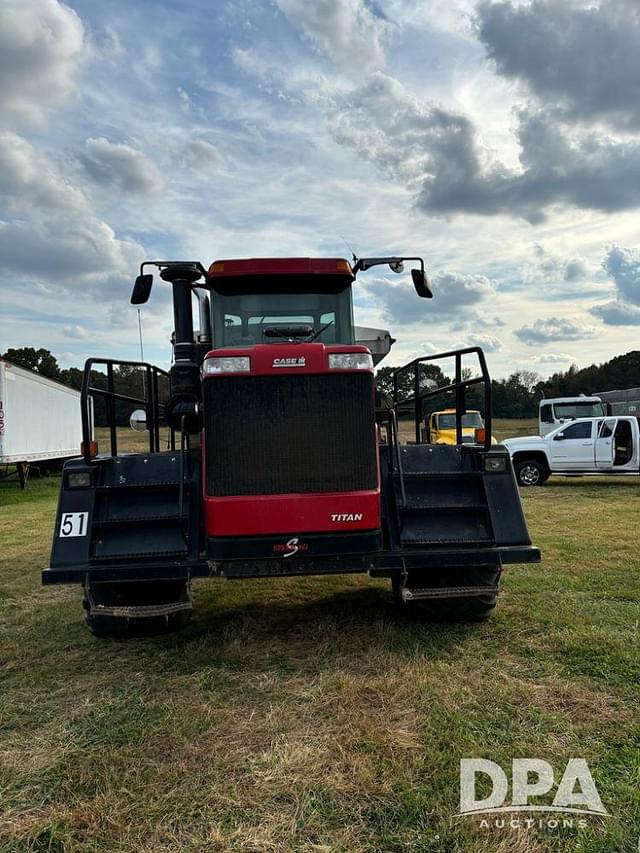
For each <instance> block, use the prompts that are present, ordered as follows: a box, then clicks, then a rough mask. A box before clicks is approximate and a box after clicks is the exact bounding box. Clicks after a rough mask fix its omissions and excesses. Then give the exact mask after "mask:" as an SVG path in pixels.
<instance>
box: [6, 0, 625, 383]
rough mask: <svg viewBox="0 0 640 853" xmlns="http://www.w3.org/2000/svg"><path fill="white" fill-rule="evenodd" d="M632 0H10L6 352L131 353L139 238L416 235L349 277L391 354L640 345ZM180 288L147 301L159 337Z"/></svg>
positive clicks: (224, 249) (141, 251)
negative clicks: (421, 277) (419, 274)
mask: <svg viewBox="0 0 640 853" xmlns="http://www.w3.org/2000/svg"><path fill="white" fill-rule="evenodd" d="M639 88H640V6H639V5H638V4H637V3H636V2H635V0H607V2H604V0H603V2H601V3H600V4H599V3H598V2H597V0H589V2H581V0H532V2H528V0H527V2H519V0H518V2H517V1H516V0H500V2H492V0H486V2H485V0H482V2H476V0H388V2H383V0H380V2H376V3H373V2H367V0H316V2H313V3H310V2H305V0H273V2H257V0H240V2H207V3H205V2H193V0H187V2H181V3H177V2H175V3H167V2H153V3H151V2H136V3H135V4H130V3H125V2H119V0H110V2H109V3H103V4H98V3H95V2H76V3H66V4H64V3H61V2H58V0H5V2H4V3H3V4H2V6H1V9H0V116H1V120H0V205H1V207H0V300H1V301H0V304H1V306H2V309H1V314H2V319H3V323H2V339H1V340H0V350H4V349H6V348H8V347H10V346H44V347H47V348H48V349H51V350H52V351H53V352H54V353H55V354H56V355H57V356H58V358H59V361H60V362H61V363H62V364H63V365H64V366H68V365H71V364H76V365H80V364H81V363H82V362H83V361H84V359H85V358H86V357H87V356H89V355H109V356H114V357H115V356H121V357H135V356H136V355H137V353H138V341H137V315H136V311H135V309H134V308H133V307H132V306H130V305H129V304H128V295H129V291H130V287H131V283H132V281H133V278H134V277H135V274H136V271H137V267H138V265H139V263H140V261H141V260H143V259H145V258H151V257H163V258H171V257H175V258H193V259H199V260H201V261H202V262H203V263H205V264H208V263H210V262H211V261H212V260H213V259H215V258H216V257H234V256H238V257H246V256H277V255H314V254H315V255H330V256H334V255H339V256H342V255H347V256H348V254H349V252H348V250H347V248H346V246H345V241H347V243H349V245H351V246H353V247H354V249H355V251H356V252H357V253H358V254H381V253H406V254H422V255H424V257H425V260H426V262H427V266H428V269H429V272H430V274H431V277H432V279H433V285H434V290H435V299H434V300H433V302H426V301H418V300H417V298H416V297H415V295H414V294H413V291H412V289H411V284H410V282H409V281H408V280H407V278H400V277H393V276H392V277H389V276H386V275H384V274H383V275H379V276H375V275H372V274H369V276H368V277H367V276H362V277H361V279H360V281H359V282H358V284H357V287H356V319H357V321H358V322H359V323H360V324H362V325H373V326H383V327H386V328H389V329H390V330H391V331H392V333H393V335H394V336H395V337H396V338H397V339H398V343H397V344H396V346H395V348H394V351H393V355H392V357H391V359H390V362H389V363H397V364H400V363H402V362H403V361H404V360H406V359H408V358H409V357H413V356H415V355H417V354H420V353H422V352H423V351H428V350H439V349H450V348H451V347H452V346H455V345H458V344H480V345H482V346H484V347H485V348H486V350H487V352H488V353H489V359H490V365H491V368H492V371H493V373H494V375H496V376H503V375H506V374H508V373H510V372H512V371H513V370H517V369H522V368H527V369H534V370H537V371H538V372H540V373H541V374H542V375H546V374H549V373H551V372H553V371H555V370H557V369H564V368H567V367H568V366H569V365H570V364H571V363H572V362H576V363H578V364H580V365H583V364H589V363H591V362H593V361H603V360H605V359H608V358H610V357H611V356H613V355H616V354H618V353H621V352H625V351H627V350H629V349H632V348H637V346H638V342H637V341H638V331H639V329H640V256H639V255H638V252H637V247H638V245H639V244H640V238H639V237H638V228H637V223H638V216H637V209H638V207H639V206H640V137H639V133H640V107H639V106H638V105H639V104H640V91H638V89H639ZM168 296H169V294H168V292H167V290H166V289H165V288H164V286H163V285H158V286H156V288H155V290H154V293H153V296H152V301H151V302H150V303H149V305H148V306H145V308H144V309H143V325H144V332H145V348H146V353H145V354H146V355H147V357H149V358H151V359H152V360H154V361H157V362H158V363H160V364H166V363H167V361H168V358H169V346H168V339H169V336H170V333H171V315H170V308H169V298H168Z"/></svg>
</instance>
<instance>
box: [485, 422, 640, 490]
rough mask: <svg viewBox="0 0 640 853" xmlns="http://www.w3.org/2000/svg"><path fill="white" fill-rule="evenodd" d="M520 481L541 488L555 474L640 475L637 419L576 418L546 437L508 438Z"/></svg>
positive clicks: (522, 484) (508, 445)
mask: <svg viewBox="0 0 640 853" xmlns="http://www.w3.org/2000/svg"><path fill="white" fill-rule="evenodd" d="M502 444H504V446H505V447H506V448H507V449H508V451H509V453H510V455H511V460H512V462H513V467H514V470H515V473H516V479H517V481H518V483H519V484H520V485H521V486H541V485H542V484H543V483H544V482H545V480H547V479H548V478H549V476H550V475H551V474H562V475H564V476H580V475H583V474H636V475H638V474H639V473H640V425H639V422H638V419H637V418H635V417H614V416H612V417H598V418H576V419H575V420H572V421H571V422H570V423H566V424H562V425H561V426H559V427H557V428H556V429H554V430H552V431H551V432H550V433H548V434H547V435H545V436H539V435H532V436H524V437H521V438H508V439H506V440H505V441H503V442H502Z"/></svg>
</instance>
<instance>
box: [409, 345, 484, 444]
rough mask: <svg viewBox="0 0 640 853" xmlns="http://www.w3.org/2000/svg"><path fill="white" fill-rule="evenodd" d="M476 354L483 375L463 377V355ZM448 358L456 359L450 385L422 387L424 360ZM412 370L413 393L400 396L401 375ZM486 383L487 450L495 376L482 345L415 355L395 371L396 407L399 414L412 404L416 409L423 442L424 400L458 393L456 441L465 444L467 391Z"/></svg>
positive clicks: (419, 437)
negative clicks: (431, 387)
mask: <svg viewBox="0 0 640 853" xmlns="http://www.w3.org/2000/svg"><path fill="white" fill-rule="evenodd" d="M470 353H475V354H476V355H477V356H478V362H479V364H480V371H481V375H480V376H474V377H473V378H472V379H463V374H462V356H463V355H468V354H470ZM444 358H454V359H455V379H454V381H453V383H451V384H450V385H445V386H444V387H441V388H434V389H430V390H426V391H423V390H422V389H421V383H420V380H421V375H420V366H421V365H422V364H423V363H424V362H430V361H438V360H439V359H444ZM408 371H413V374H412V386H413V394H412V395H411V396H409V397H404V398H403V399H402V400H400V399H399V381H398V380H399V378H400V377H401V376H403V375H404V374H406V373H407V372H408ZM480 384H482V385H483V386H484V431H485V432H484V443H483V447H484V449H485V450H489V449H490V448H491V377H490V376H489V370H488V368H487V362H486V359H485V357H484V353H483V351H482V350H481V349H480V347H466V348H465V349H459V350H451V351H450V352H439V353H436V354H435V355H423V356H421V357H420V358H415V359H414V360H413V361H411V362H409V364H405V365H404V366H403V367H399V368H398V370H396V371H395V373H394V374H393V409H394V411H395V413H396V416H398V415H399V413H400V411H401V410H403V409H407V408H409V407H411V408H412V409H413V414H414V419H415V437H416V444H421V443H422V422H423V406H422V401H423V400H426V399H428V398H430V397H436V396H438V395H440V394H444V393H446V392H447V391H453V392H454V393H455V407H456V415H455V417H456V444H462V416H463V415H464V413H465V412H466V390H467V388H469V387H470V386H472V385H480Z"/></svg>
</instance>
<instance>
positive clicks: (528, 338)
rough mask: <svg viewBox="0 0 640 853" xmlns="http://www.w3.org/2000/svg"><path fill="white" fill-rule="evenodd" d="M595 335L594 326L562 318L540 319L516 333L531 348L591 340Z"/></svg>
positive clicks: (517, 330)
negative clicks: (537, 345)
mask: <svg viewBox="0 0 640 853" xmlns="http://www.w3.org/2000/svg"><path fill="white" fill-rule="evenodd" d="M594 333H595V329H594V327H593V326H589V325H587V324H586V323H581V322H579V321H576V320H566V319H563V318H562V317H546V318H545V319H542V318H540V319H539V320H536V321H535V322H534V323H532V324H531V325H530V326H522V327H521V328H519V329H516V330H515V331H514V335H515V336H516V337H517V338H520V340H521V341H524V343H525V344H529V345H531V346H534V345H536V344H546V343H548V342H549V341H574V340H579V339H580V338H589V337H593V335H594Z"/></svg>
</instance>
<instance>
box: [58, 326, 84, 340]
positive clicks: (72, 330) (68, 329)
mask: <svg viewBox="0 0 640 853" xmlns="http://www.w3.org/2000/svg"><path fill="white" fill-rule="evenodd" d="M62 334H63V335H64V336H65V337H66V338H73V339H75V340H79V341H84V340H86V339H87V338H88V337H89V332H88V331H87V330H86V329H85V328H84V326H79V325H77V324H75V325H71V326H63V327H62Z"/></svg>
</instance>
